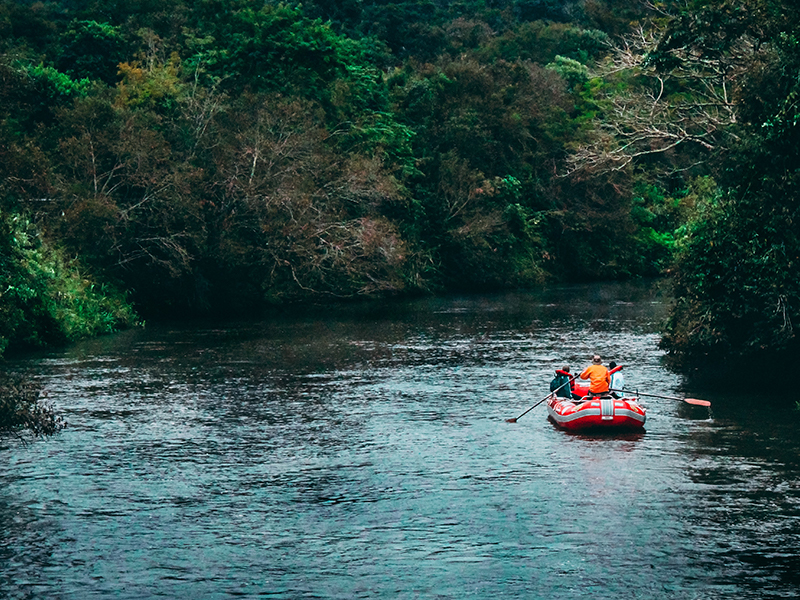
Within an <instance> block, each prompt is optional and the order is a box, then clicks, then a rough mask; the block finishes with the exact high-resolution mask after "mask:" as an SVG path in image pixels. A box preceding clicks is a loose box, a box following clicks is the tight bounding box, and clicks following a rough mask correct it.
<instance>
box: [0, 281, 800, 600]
mask: <svg viewBox="0 0 800 600" xmlns="http://www.w3.org/2000/svg"><path fill="white" fill-rule="evenodd" d="M667 302H668V299H667V298H665V296H663V294H662V293H660V291H659V289H658V287H657V286H650V285H644V284H641V285H592V286H570V287H556V288H549V289H547V290H543V291H540V292H536V293H514V294H503V295H493V296H470V297H449V298H439V299H423V300H417V301H411V302H402V303H387V304H383V305H367V306H350V307H340V308H334V309H325V310H319V311H315V312H314V313H313V314H311V315H305V316H284V317H281V318H274V319H266V320H261V321H257V322H253V321H243V322H229V323H224V324H220V323H183V324H166V325H165V324H160V325H158V324H153V325H148V327H146V328H145V329H144V330H136V331H130V332H125V333H122V334H119V335H116V336H112V337H107V338H102V339H99V340H92V341H88V342H85V343H82V344H79V345H77V346H74V347H71V348H69V349H66V350H63V351H59V352H55V353H50V354H47V355H44V356H35V357H29V358H26V359H24V360H23V359H21V360H16V361H11V362H9V363H8V364H7V365H6V366H7V367H8V368H10V369H15V370H20V371H26V372H29V373H32V374H34V375H35V376H36V377H38V378H40V379H41V381H42V382H43V383H44V384H45V387H46V389H47V390H48V393H49V396H50V398H52V399H53V400H54V401H55V404H56V406H57V408H58V409H59V411H60V412H62V414H64V415H65V417H66V418H67V420H68V421H69V423H70V425H69V427H68V429H66V430H65V431H64V432H63V433H61V434H59V435H58V436H56V437H55V438H53V439H51V440H48V441H43V442H35V443H33V444H29V445H27V446H24V447H23V446H20V445H19V444H18V443H15V442H11V441H9V440H5V441H3V442H2V443H0V532H2V539H1V540H0V598H47V599H51V598H64V599H84V598H123V599H129V598H131V599H132V598H158V597H163V598H233V597H247V598H249V597H252V598H256V597H258V598H270V597H272V598H292V599H294V598H335V599H349V598H453V599H455V598H458V599H463V598H549V599H552V598H578V599H580V598H587V599H588V598H592V599H595V598H597V597H611V598H679V599H683V598H731V599H733V598H737V599H739V598H784V597H785V598H794V597H796V595H797V590H798V584H800V575H798V571H797V567H798V566H800V561H798V548H800V461H798V458H799V457H800V444H798V442H797V441H796V435H795V432H796V431H797V426H798V418H797V413H796V412H794V411H792V410H790V408H791V406H790V405H791V404H792V402H787V401H786V400H785V399H784V400H783V401H781V399H776V398H769V397H752V396H747V397H737V396H731V395H715V396H709V395H708V393H707V392H706V393H705V395H704V396H703V397H704V398H707V399H709V400H712V401H713V403H714V406H713V410H712V412H709V411H708V410H706V409H699V408H697V407H691V406H689V405H686V404H683V403H680V402H676V401H674V400H666V399H658V398H649V399H647V400H646V401H645V402H644V403H645V405H646V406H647V408H648V421H647V427H646V431H645V432H644V433H639V434H627V435H616V436H605V437H597V436H585V435H572V434H567V433H565V432H562V431H559V430H557V429H556V428H555V427H553V425H551V424H550V423H549V422H548V421H547V420H546V410H545V407H544V405H541V406H539V407H537V408H535V409H534V410H532V411H531V412H529V413H528V414H527V415H525V416H524V417H523V418H521V419H520V420H519V422H518V423H516V424H509V423H506V421H505V419H507V418H510V417H515V416H517V415H519V414H520V413H522V412H523V411H524V410H525V409H527V408H528V407H529V406H531V405H533V404H534V403H535V402H537V401H538V400H540V399H541V398H542V397H543V396H544V395H545V394H546V393H547V386H548V383H549V381H550V379H551V378H552V376H553V371H554V369H556V368H560V367H562V366H564V364H569V365H571V366H572V367H573V369H578V368H582V367H583V366H585V365H586V364H588V362H589V359H590V357H591V354H592V353H594V352H599V353H601V354H602V355H603V357H604V358H605V359H606V360H616V362H617V363H620V364H623V365H625V375H626V381H627V384H628V386H629V387H634V388H638V389H640V390H641V391H646V392H649V393H655V394H662V395H669V396H681V395H690V396H691V395H696V394H697V392H696V391H695V390H691V389H684V387H685V383H684V382H683V381H682V380H681V378H680V377H679V376H678V375H676V374H674V373H671V372H670V371H668V370H667V369H665V367H664V365H663V355H662V352H661V351H660V350H659V349H658V347H657V343H658V327H659V325H660V323H661V321H662V320H663V319H664V317H665V314H666V312H665V311H666V306H667Z"/></svg>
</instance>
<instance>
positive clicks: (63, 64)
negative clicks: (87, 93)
mask: <svg viewBox="0 0 800 600" xmlns="http://www.w3.org/2000/svg"><path fill="white" fill-rule="evenodd" d="M61 46H62V47H61V49H60V51H59V54H58V68H59V70H61V71H65V72H66V73H69V74H70V75H71V76H72V77H75V78H76V79H83V78H88V79H99V80H100V81H103V82H104V83H107V84H113V83H114V82H116V79H117V65H118V64H119V63H120V62H122V61H123V60H124V58H125V54H124V47H125V42H124V40H123V38H122V35H121V33H120V29H119V28H118V27H114V26H113V25H110V24H108V23H102V22H98V21H92V20H87V21H75V22H73V23H72V24H71V26H70V27H69V28H68V29H67V30H66V31H65V32H64V33H63V34H62V36H61Z"/></svg>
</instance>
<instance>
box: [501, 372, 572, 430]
mask: <svg viewBox="0 0 800 600" xmlns="http://www.w3.org/2000/svg"><path fill="white" fill-rule="evenodd" d="M573 381H575V377H570V378H569V379H568V380H567V382H566V383H562V384H561V385H560V386H558V387H557V388H556V389H554V390H553V391H552V392H550V393H549V394H547V396H545V397H544V398H542V399H541V400H539V401H538V402H537V403H536V404H534V405H533V406H531V407H530V408H529V409H528V410H526V411H525V412H524V413H522V414H521V415H520V416H518V417H517V418H516V419H506V423H516V422H517V419H521V418H522V417H524V416H525V415H527V414H528V413H529V412H531V411H532V410H533V409H534V408H536V407H537V406H539V405H540V404H541V403H542V402H544V401H545V400H547V399H548V398H549V397H550V396H552V395H554V394H555V393H556V392H557V391H558V390H560V389H561V388H563V387H564V386H565V385H569V384H570V383H572V382H573Z"/></svg>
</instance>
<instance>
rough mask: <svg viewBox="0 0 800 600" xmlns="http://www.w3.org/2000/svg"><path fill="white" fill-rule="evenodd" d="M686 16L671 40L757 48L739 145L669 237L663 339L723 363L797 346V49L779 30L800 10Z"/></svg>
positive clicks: (718, 50) (723, 10)
mask: <svg viewBox="0 0 800 600" xmlns="http://www.w3.org/2000/svg"><path fill="white" fill-rule="evenodd" d="M691 17H692V18H690V15H689V14H684V15H682V16H681V17H680V18H679V19H676V21H675V22H674V23H673V29H672V32H671V36H672V39H674V40H675V41H674V43H675V44H678V43H684V42H686V43H691V44H693V45H697V46H698V47H699V48H708V51H709V53H711V54H714V53H715V54H717V55H721V56H731V57H733V58H735V56H736V52H737V48H738V44H739V43H740V42H741V40H742V38H746V39H747V40H750V39H759V44H760V47H761V48H762V52H761V54H760V56H759V57H758V60H757V61H755V62H754V63H752V64H751V63H745V65H746V66H747V70H746V71H745V72H744V73H743V77H742V82H741V86H740V89H739V93H740V95H741V100H740V113H741V119H742V126H741V131H740V132H739V135H740V142H739V144H738V145H737V147H736V148H735V149H733V150H732V151H731V152H729V154H728V155H727V156H726V159H725V161H724V162H723V164H722V165H721V166H722V168H721V169H720V171H719V177H718V181H719V185H720V190H719V191H715V193H713V194H709V193H708V191H707V192H706V194H705V198H704V199H701V201H699V202H697V207H696V211H697V212H696V214H695V215H694V216H693V218H692V219H691V220H690V222H689V224H688V225H687V226H686V228H685V229H684V230H683V237H682V238H681V239H679V242H678V243H679V249H680V254H679V257H678V263H677V274H676V279H675V285H676V297H677V301H676V304H675V309H674V310H673V312H672V315H671V318H670V322H669V324H668V327H667V331H666V334H665V336H664V341H663V344H664V346H665V347H666V348H667V349H668V350H669V351H670V352H671V353H672V354H673V355H675V356H676V358H677V359H679V360H681V361H682V362H683V363H685V364H691V363H692V362H693V361H695V360H696V359H698V358H701V359H703V360H704V361H705V363H706V364H713V365H715V366H718V367H722V368H724V369H725V371H721V372H726V371H727V370H735V369H740V368H742V367H743V366H744V365H748V366H755V365H759V366H760V365H761V364H771V363H773V362H774V361H776V360H780V359H782V358H794V357H796V356H797V353H798V352H799V351H800V343H799V342H798V337H797V334H796V332H795V329H794V327H795V324H796V323H798V319H800V283H798V282H800V268H798V267H799V266H800V261H799V260H798V259H799V258H800V237H799V236H798V234H797V232H798V227H797V223H798V219H799V218H800V202H798V198H800V178H798V176H797V173H798V172H800V153H798V144H799V143H800V129H798V127H797V125H796V121H797V119H796V117H795V115H794V109H793V107H794V105H795V101H794V96H795V95H796V92H795V90H796V87H797V66H798V65H800V48H798V46H797V44H795V43H792V42H791V39H790V37H791V36H787V34H786V32H787V31H795V30H797V28H798V26H800V11H799V10H798V9H797V8H796V7H792V8H788V7H787V6H786V5H785V4H784V3H778V2H772V1H768V0H765V1H761V2H754V3H749V4H748V6H739V5H733V4H731V3H729V2H723V1H718V2H712V3H708V4H707V5H705V6H701V7H698V8H697V9H696V11H695V12H694V13H693V15H691ZM720 23H726V24H727V25H728V27H726V28H725V29H724V30H722V29H719V28H718V26H719V25H720ZM701 35H702V36H703V37H700V36H701ZM750 90H758V93H751V92H750Z"/></svg>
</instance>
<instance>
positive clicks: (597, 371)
mask: <svg viewBox="0 0 800 600" xmlns="http://www.w3.org/2000/svg"><path fill="white" fill-rule="evenodd" d="M580 378H581V379H588V380H589V394H588V395H589V396H603V395H605V394H608V384H609V376H608V369H606V368H605V367H604V366H603V362H602V360H601V359H600V355H598V354H595V355H594V356H593V357H592V364H590V365H589V366H588V367H586V369H584V371H583V373H581V374H580Z"/></svg>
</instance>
